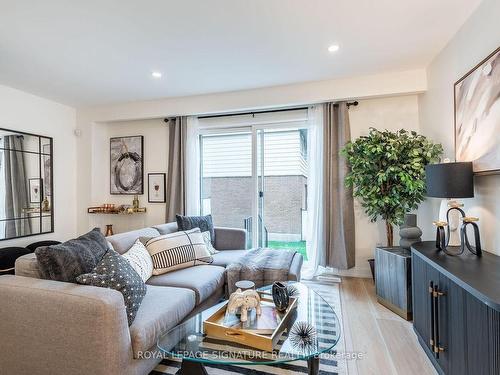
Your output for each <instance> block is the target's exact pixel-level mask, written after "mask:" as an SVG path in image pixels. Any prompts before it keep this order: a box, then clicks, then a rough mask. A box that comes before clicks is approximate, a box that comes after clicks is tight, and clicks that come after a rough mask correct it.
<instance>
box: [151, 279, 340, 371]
mask: <svg viewBox="0 0 500 375" xmlns="http://www.w3.org/2000/svg"><path fill="white" fill-rule="evenodd" d="M293 285H294V286H295V288H296V291H297V293H296V294H295V296H296V297H298V304H297V309H296V312H294V314H293V316H292V319H291V321H290V323H289V324H288V325H287V327H288V328H287V329H286V331H285V332H283V334H282V335H281V337H280V340H279V341H278V344H277V345H276V348H275V350H274V352H266V351H261V350H258V349H253V348H251V347H247V346H244V345H241V344H237V343H234V342H229V341H223V340H221V339H218V338H212V337H209V336H207V335H205V334H204V332H203V321H204V320H205V319H207V318H208V317H209V316H210V315H212V314H213V313H214V312H215V311H216V310H217V309H218V308H219V307H220V306H221V304H223V303H224V302H222V303H221V304H218V305H216V306H214V307H211V308H209V309H207V310H205V311H203V312H201V313H198V314H197V315H195V316H193V317H191V318H189V319H188V320H186V321H185V322H183V323H181V324H179V325H178V326H176V327H175V328H173V329H171V330H170V331H168V332H166V333H165V334H163V335H162V336H161V337H160V339H159V340H158V344H157V346H158V348H159V349H160V351H161V352H162V354H163V355H164V356H165V357H167V358H180V359H182V364H181V368H180V370H179V371H178V372H177V374H183V375H197V374H207V372H206V370H205V367H204V365H213V366H214V367H217V365H245V366H252V365H278V364H281V363H286V362H292V361H298V360H306V361H307V367H308V371H309V374H318V372H319V355H320V354H322V353H331V351H332V349H333V348H334V347H335V345H337V343H338V341H339V339H340V324H339V320H338V317H337V314H335V311H334V310H333V308H332V307H331V306H330V305H329V304H328V303H327V302H326V301H325V300H324V299H323V298H322V297H321V296H320V295H319V294H317V293H316V292H315V291H314V290H313V289H311V288H310V287H308V286H307V285H305V284H302V283H294V284H293ZM259 290H267V291H270V290H271V286H270V285H269V286H266V287H263V288H260V289H259ZM292 327H293V329H292ZM298 327H301V328H304V327H305V328H311V327H313V328H314V329H313V331H314V332H312V335H309V336H307V338H308V339H310V340H306V341H308V342H307V343H308V345H304V341H302V340H300V337H298V335H297V332H298V331H297V328H298ZM299 333H301V332H299Z"/></svg>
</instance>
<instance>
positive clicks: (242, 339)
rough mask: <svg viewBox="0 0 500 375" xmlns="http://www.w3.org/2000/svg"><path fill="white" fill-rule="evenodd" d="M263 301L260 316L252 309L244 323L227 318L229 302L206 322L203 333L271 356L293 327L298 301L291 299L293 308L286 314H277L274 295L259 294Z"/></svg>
mask: <svg viewBox="0 0 500 375" xmlns="http://www.w3.org/2000/svg"><path fill="white" fill-rule="evenodd" d="M257 293H258V294H259V296H260V301H261V309H262V312H261V315H260V316H259V315H257V314H256V310H255V309H252V310H250V312H249V313H248V320H247V321H246V322H241V320H240V319H239V318H237V316H233V317H231V316H230V315H231V314H226V312H227V308H228V302H229V301H228V302H226V303H225V304H223V305H222V306H221V307H220V308H219V309H218V310H217V311H216V312H215V313H214V314H213V315H212V316H210V317H209V318H208V319H206V320H205V321H204V322H203V331H204V332H205V334H207V335H208V336H211V337H214V338H218V339H221V340H225V341H230V342H236V343H239V344H242V345H246V346H249V347H252V348H256V349H259V350H265V351H268V352H272V351H273V350H274V347H275V345H276V343H277V342H278V340H279V338H280V336H281V334H282V333H283V331H284V330H285V329H287V328H288V325H289V323H293V321H292V319H291V317H292V315H293V312H294V310H295V308H296V307H297V298H296V297H290V304H289V306H288V309H287V310H286V311H285V312H284V313H280V312H278V311H277V310H276V307H275V305H274V302H273V299H272V295H271V294H270V293H266V292H263V291H257Z"/></svg>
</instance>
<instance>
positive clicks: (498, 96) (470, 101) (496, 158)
mask: <svg viewBox="0 0 500 375" xmlns="http://www.w3.org/2000/svg"><path fill="white" fill-rule="evenodd" d="M454 92H455V158H456V160H457V161H472V164H473V168H474V173H476V174H490V173H500V48H497V49H496V51H494V52H493V53H491V54H490V55H489V56H488V57H486V58H485V59H484V60H483V61H481V62H480V63H479V64H478V65H477V66H475V67H474V68H473V69H472V70H471V71H470V72H468V73H467V74H466V75H465V76H464V77H462V78H461V79H460V80H458V81H457V82H456V83H455V90H454Z"/></svg>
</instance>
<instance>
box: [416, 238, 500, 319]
mask: <svg viewBox="0 0 500 375" xmlns="http://www.w3.org/2000/svg"><path fill="white" fill-rule="evenodd" d="M412 253H414V254H416V255H417V256H419V257H421V258H422V259H424V260H425V261H426V262H428V263H430V264H431V265H432V266H434V267H435V268H437V269H438V270H439V271H440V272H441V273H443V274H444V275H445V276H447V277H448V278H449V279H451V280H452V281H453V282H455V283H456V284H458V285H459V286H460V287H462V288H464V289H465V290H467V291H468V292H469V293H471V294H472V295H474V296H475V297H476V298H478V299H479V300H481V301H483V302H484V303H486V304H487V305H488V306H490V307H492V308H493V309H495V310H497V311H500V257H499V256H496V255H494V254H490V253H487V252H483V255H482V256H481V257H478V256H476V255H473V254H471V253H468V252H467V250H465V252H464V254H462V255H459V256H452V255H447V254H445V253H444V252H442V251H438V250H437V248H436V243H435V242H434V241H424V242H419V243H415V244H413V245H412Z"/></svg>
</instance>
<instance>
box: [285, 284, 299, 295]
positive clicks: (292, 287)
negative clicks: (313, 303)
mask: <svg viewBox="0 0 500 375" xmlns="http://www.w3.org/2000/svg"><path fill="white" fill-rule="evenodd" d="M286 290H287V292H288V296H289V297H295V296H297V295H298V294H299V290H298V289H297V287H296V286H295V285H293V284H289V285H287V287H286Z"/></svg>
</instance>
